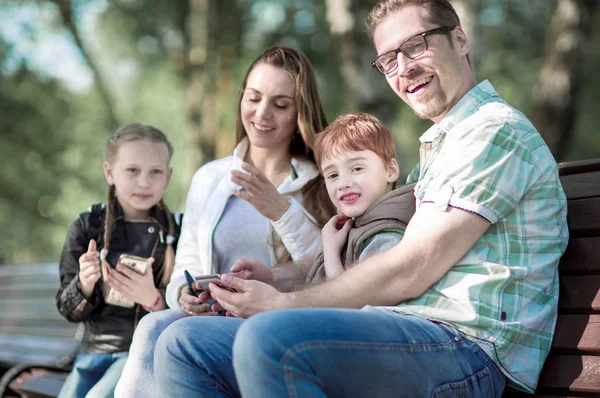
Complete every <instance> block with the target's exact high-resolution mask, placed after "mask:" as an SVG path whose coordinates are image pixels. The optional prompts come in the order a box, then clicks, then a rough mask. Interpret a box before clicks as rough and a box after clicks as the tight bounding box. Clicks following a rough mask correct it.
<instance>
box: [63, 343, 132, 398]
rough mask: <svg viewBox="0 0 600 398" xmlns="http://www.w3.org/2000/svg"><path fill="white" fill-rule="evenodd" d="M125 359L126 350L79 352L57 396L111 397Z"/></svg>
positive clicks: (64, 397) (67, 397)
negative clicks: (93, 352)
mask: <svg viewBox="0 0 600 398" xmlns="http://www.w3.org/2000/svg"><path fill="white" fill-rule="evenodd" d="M126 359H127V352H116V353H114V354H87V353H84V352H80V353H79V354H77V357H76V358H75V362H74V363H73V369H72V370H71V373H69V375H68V376H67V379H66V380H65V384H63V386H62V388H61V390H60V393H58V397H59V398H83V397H87V398H100V397H113V393H114V391H115V386H116V385H117V381H118V380H119V377H120V376H121V371H122V370H123V366H124V365H125V360H126Z"/></svg>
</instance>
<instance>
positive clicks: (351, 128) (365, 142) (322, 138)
mask: <svg viewBox="0 0 600 398" xmlns="http://www.w3.org/2000/svg"><path fill="white" fill-rule="evenodd" d="M345 151H353V152H359V151H371V152H375V153H376V154H377V155H378V156H379V157H380V158H381V160H382V161H383V163H384V164H385V165H386V166H387V165H389V164H390V162H391V160H392V159H395V158H396V147H395V146H394V139H393V137H392V134H391V133H390V131H389V130H388V128H387V127H385V125H384V124H383V123H381V122H380V121H379V120H378V119H377V118H376V117H375V116H372V115H369V114H367V113H361V112H357V113H349V114H347V115H343V116H338V118H337V119H335V121H334V122H333V123H331V124H330V125H329V126H328V127H327V128H326V129H325V130H324V131H323V132H322V133H320V134H317V140H316V142H315V161H316V162H317V166H318V167H319V169H321V165H322V163H323V162H324V161H325V160H327V159H330V158H331V157H335V156H339V155H340V154H341V153H342V152H345Z"/></svg>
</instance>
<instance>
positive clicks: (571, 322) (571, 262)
mask: <svg viewBox="0 0 600 398" xmlns="http://www.w3.org/2000/svg"><path fill="white" fill-rule="evenodd" d="M559 168H560V175H561V181H562V184H563V187H564V189H565V192H566V194H567V198H568V223H569V231H570V234H571V236H570V241H569V245H568V248H567V251H566V253H565V255H564V256H563V258H562V259H561V261H560V267H559V275H560V299H559V315H558V322H557V325H556V332H555V336H554V340H553V342H552V350H551V352H550V355H549V357H548V359H547V360H546V363H545V365H544V369H543V371H542V375H541V377H540V382H539V385H538V389H537V391H536V394H535V395H534V396H533V397H538V398H544V397H599V396H600V159H597V160H591V161H581V162H569V163H563V164H560V165H559ZM7 267H8V268H7ZM25 267H26V266H19V267H12V268H11V266H3V267H0V289H2V292H3V293H2V299H0V317H1V319H2V327H0V360H2V358H7V357H8V358H10V361H12V362H13V363H15V362H25V361H31V359H32V358H31V357H30V355H31V353H30V352H29V350H30V348H25V347H27V344H33V343H32V342H34V341H35V340H36V337H35V336H36V333H38V334H39V333H41V330H36V329H38V328H44V329H46V332H44V333H45V335H44V336H41V335H38V337H37V339H38V341H39V342H40V343H41V344H37V345H35V347H37V348H36V349H40V347H43V348H46V346H47V345H48V342H49V341H52V340H51V339H50V337H51V336H48V335H47V333H48V331H49V330H53V331H54V334H55V335H56V336H55V338H58V340H61V341H66V342H71V343H73V344H74V340H73V339H72V336H73V334H74V332H75V329H74V325H69V324H67V323H66V322H64V321H62V322H61V320H62V318H59V315H58V313H57V311H56V309H55V308H54V294H55V293H56V289H57V287H58V280H57V274H58V272H57V265H56V264H54V265H53V267H48V266H47V265H43V266H40V269H36V270H35V271H31V272H29V271H25ZM50 269H52V271H51V272H52V274H53V275H54V277H55V278H56V279H55V280H54V281H53V283H54V285H53V287H52V288H51V289H49V288H48V287H47V280H50V279H52V278H49V277H48V276H47V275H46V273H48V272H50ZM42 282H43V283H42ZM7 287H8V290H4V289H6V288H7ZM48 289H49V290H48ZM46 290H48V291H46ZM6 291H8V292H11V293H9V295H8V298H7V296H6V293H5V292H6ZM42 291H43V292H44V293H43V294H42ZM32 292H35V295H32ZM11 297H12V298H11ZM39 309H43V311H40V310H39ZM5 323H6V326H5ZM19 333H26V334H25V336H27V338H25V341H29V343H27V344H25V343H21V344H19V345H18V346H11V345H10V340H2V339H6V338H7V336H11V338H16V337H15V335H16V334H19ZM69 336H70V337H69ZM58 340H54V343H53V344H51V345H52V346H54V348H53V349H52V350H51V351H52V352H53V353H51V354H44V355H42V353H41V352H39V353H37V354H35V356H38V357H39V358H41V357H43V358H45V360H46V362H52V361H53V360H54V359H56V357H57V355H56V354H57V350H56V347H57V346H59V345H60V344H58ZM17 341H18V340H17ZM67 345H68V344H67ZM19 347H20V348H19ZM30 347H32V346H30ZM62 348H64V349H65V350H64V352H67V351H68V349H66V346H64V347H62ZM58 351H60V350H58ZM25 358H27V359H25ZM11 372H12V373H13V374H12V375H11V376H12V377H13V378H12V379H11V380H9V382H10V384H11V386H12V387H13V390H14V391H18V392H20V393H23V394H27V396H29V397H52V396H55V395H52V391H55V390H56V388H60V385H62V380H63V379H64V372H63V373H61V372H58V373H57V372H55V370H54V368H47V367H35V368H32V367H26V368H25V372H21V370H20V369H19V368H13V369H12V370H11ZM19 372H20V373H19ZM8 375H9V374H8V373H7V375H5V376H8ZM17 375H18V376H17ZM3 380H4V379H3ZM0 387H1V386H0ZM48 389H53V390H52V391H48ZM32 391H33V392H32ZM35 391H37V392H35ZM44 391H46V395H44V394H43V392H44ZM1 393H2V390H0V394H1ZM1 396H4V395H1ZM503 397H504V398H520V397H532V395H530V394H525V393H521V392H514V391H506V392H505V393H504V394H503Z"/></svg>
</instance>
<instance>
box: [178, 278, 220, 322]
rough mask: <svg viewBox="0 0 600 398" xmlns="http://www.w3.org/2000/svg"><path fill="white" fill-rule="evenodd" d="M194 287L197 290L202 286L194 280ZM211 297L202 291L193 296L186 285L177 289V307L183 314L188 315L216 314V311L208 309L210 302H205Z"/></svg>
mask: <svg viewBox="0 0 600 398" xmlns="http://www.w3.org/2000/svg"><path fill="white" fill-rule="evenodd" d="M194 283H195V286H194V288H195V289H196V290H197V291H201V290H202V286H201V285H200V284H199V283H198V282H194ZM211 299H212V297H211V296H210V294H209V293H207V292H205V291H202V292H201V293H200V294H199V295H198V297H196V296H194V295H193V294H192V293H191V292H190V289H188V287H187V285H186V286H183V287H182V288H181V289H179V299H178V300H177V301H178V302H179V307H180V308H181V311H183V313H184V314H186V315H188V316H194V315H217V313H216V312H212V311H211V310H210V304H208V303H207V301H208V300H211Z"/></svg>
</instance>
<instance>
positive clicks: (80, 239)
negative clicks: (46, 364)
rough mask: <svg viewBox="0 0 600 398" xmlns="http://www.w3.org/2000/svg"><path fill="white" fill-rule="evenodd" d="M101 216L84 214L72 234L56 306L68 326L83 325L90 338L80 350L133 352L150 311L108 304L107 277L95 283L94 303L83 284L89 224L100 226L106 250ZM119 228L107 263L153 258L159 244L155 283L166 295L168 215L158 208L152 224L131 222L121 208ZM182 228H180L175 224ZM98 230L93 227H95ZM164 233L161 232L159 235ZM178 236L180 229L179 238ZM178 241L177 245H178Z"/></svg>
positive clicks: (65, 251) (62, 264)
mask: <svg viewBox="0 0 600 398" xmlns="http://www.w3.org/2000/svg"><path fill="white" fill-rule="evenodd" d="M101 213H102V218H101V222H99V221H98V220H96V219H95V218H94V217H96V218H98V215H94V214H92V213H90V212H86V213H82V214H80V216H79V218H78V219H77V220H75V221H74V222H73V224H72V225H71V227H70V228H69V232H68V233H67V238H66V239H65V244H64V246H63V250H62V254H61V258H60V289H59V290H58V293H57V294H56V307H57V308H58V311H59V312H60V313H61V315H62V316H64V317H65V318H66V319H67V320H68V321H69V322H84V324H85V335H84V337H83V342H82V347H81V350H82V351H84V352H88V353H113V352H122V351H127V350H129V346H130V345H131V340H132V337H133V332H134V330H135V327H136V326H137V323H138V321H139V319H140V318H141V317H142V316H144V315H145V314H146V311H145V310H144V309H143V308H142V307H141V306H140V305H139V304H136V305H135V306H134V307H133V308H125V307H119V306H114V305H110V304H106V303H105V302H104V299H103V294H102V288H103V286H102V284H103V282H102V278H100V280H98V282H96V286H95V287H94V291H93V293H92V296H91V297H90V299H86V298H85V296H84V295H83V293H82V292H81V289H80V286H79V276H78V275H79V257H81V255H82V254H84V253H85V252H86V251H87V248H88V244H89V240H90V239H92V237H89V234H90V223H92V225H94V224H100V226H99V228H96V229H95V230H97V231H98V234H97V236H96V237H95V239H96V240H97V243H98V245H97V247H98V250H100V249H101V248H102V247H103V244H104V243H103V235H104V234H103V231H104V210H102V211H101ZM115 213H116V214H115V222H114V229H113V231H112V234H111V245H110V253H109V255H108V257H107V261H108V263H109V264H110V265H111V266H113V267H114V266H115V265H116V263H117V259H118V258H119V256H120V255H121V254H123V253H128V254H133V255H136V256H140V257H150V255H151V253H152V250H153V249H154V246H155V245H156V250H155V252H154V258H155V262H154V264H153V265H152V271H153V274H154V284H155V286H157V287H160V288H161V290H162V291H163V295H164V288H165V287H164V286H161V285H160V282H161V279H162V274H163V264H164V258H165V249H166V243H165V239H166V236H167V233H168V229H169V228H168V221H167V216H166V215H165V214H164V213H163V212H161V211H160V210H159V209H158V208H157V207H156V206H155V207H154V208H152V209H151V210H150V218H149V219H148V221H141V222H139V221H136V222H129V221H125V220H124V218H123V212H122V210H121V208H120V206H119V205H118V204H117V209H116V212H115ZM176 225H177V224H176ZM92 230H93V229H92ZM159 231H162V232H159ZM178 237H179V226H177V233H176V238H178ZM176 244H177V240H176V241H175V243H174V246H173V247H174V248H175V247H176Z"/></svg>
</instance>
